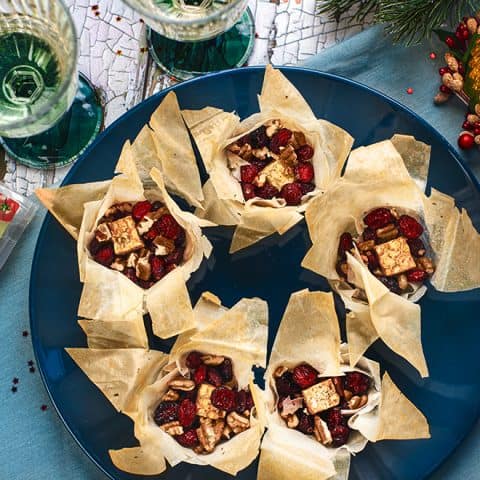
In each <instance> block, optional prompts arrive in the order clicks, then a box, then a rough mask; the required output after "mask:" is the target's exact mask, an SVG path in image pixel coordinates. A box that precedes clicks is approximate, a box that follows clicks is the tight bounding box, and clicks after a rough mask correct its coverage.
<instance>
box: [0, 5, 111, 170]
mask: <svg viewBox="0 0 480 480" xmlns="http://www.w3.org/2000/svg"><path fill="white" fill-rule="evenodd" d="M102 121H103V110H102V108H101V105H100V102H99V99H98V98H97V95H96V93H95V89H94V88H93V86H92V85H91V84H90V82H89V81H88V80H87V79H86V78H85V77H83V76H82V75H80V76H79V75H78V72H77V39H76V35H75V27H74V25H73V21H72V18H71V17H70V14H69V12H68V9H67V7H66V6H65V4H64V3H63V2H62V1H61V0H0V136H2V138H1V139H0V140H1V143H2V145H3V147H4V148H5V150H6V151H7V153H8V154H9V155H10V156H11V157H13V158H14V159H16V160H17V161H19V162H21V163H24V164H26V165H28V166H32V167H37V168H51V167H53V166H62V165H66V164H68V163H70V162H72V161H74V160H75V159H76V158H78V157H79V155H80V154H81V153H82V152H83V151H84V150H85V149H86V147H87V146H88V145H89V144H90V143H91V142H92V141H93V139H94V138H95V136H96V135H97V134H98V132H99V131H100V128H101V125H102Z"/></svg>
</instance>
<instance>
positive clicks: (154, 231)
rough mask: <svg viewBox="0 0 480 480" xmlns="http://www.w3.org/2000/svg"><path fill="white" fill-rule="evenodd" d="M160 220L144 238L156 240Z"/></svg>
mask: <svg viewBox="0 0 480 480" xmlns="http://www.w3.org/2000/svg"><path fill="white" fill-rule="evenodd" d="M157 225H158V220H157V221H156V222H155V223H154V224H153V225H152V228H150V230H149V231H148V232H147V233H144V234H143V238H144V240H147V241H148V240H154V239H155V237H157V236H158V231H157Z"/></svg>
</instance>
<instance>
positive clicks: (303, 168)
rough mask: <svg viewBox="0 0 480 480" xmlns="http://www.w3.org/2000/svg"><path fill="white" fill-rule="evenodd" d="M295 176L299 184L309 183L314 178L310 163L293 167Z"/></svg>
mask: <svg viewBox="0 0 480 480" xmlns="http://www.w3.org/2000/svg"><path fill="white" fill-rule="evenodd" d="M295 176H296V178H297V180H298V181H299V182H302V183H310V182H311V181H312V180H313V177H314V176H315V172H314V171H313V165H312V164H311V163H299V164H298V165H297V166H296V167H295Z"/></svg>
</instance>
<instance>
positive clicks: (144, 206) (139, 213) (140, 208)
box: [132, 200, 152, 222]
mask: <svg viewBox="0 0 480 480" xmlns="http://www.w3.org/2000/svg"><path fill="white" fill-rule="evenodd" d="M151 209H152V204H151V203H150V202H149V201H148V200H145V201H144V202H138V203H136V204H135V206H134V207H133V209H132V217H133V219H134V220H135V221H136V222H139V221H140V220H141V219H142V218H143V217H144V216H145V215H146V214H147V213H148V212H149V211H150V210H151Z"/></svg>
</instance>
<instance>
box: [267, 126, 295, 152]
mask: <svg viewBox="0 0 480 480" xmlns="http://www.w3.org/2000/svg"><path fill="white" fill-rule="evenodd" d="M291 138H292V132H291V130H289V129H288V128H281V129H280V130H279V131H278V132H277V133H275V134H274V135H273V137H272V139H271V140H270V150H271V151H272V152H274V153H280V147H284V146H285V145H286V144H287V143H288V142H289V140H290V139H291Z"/></svg>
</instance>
